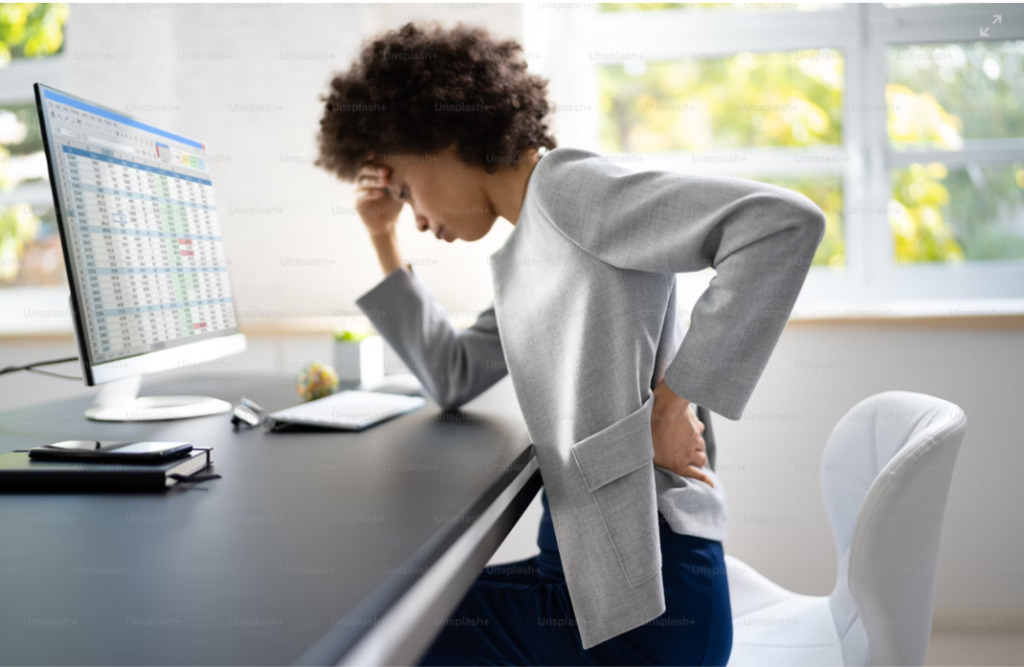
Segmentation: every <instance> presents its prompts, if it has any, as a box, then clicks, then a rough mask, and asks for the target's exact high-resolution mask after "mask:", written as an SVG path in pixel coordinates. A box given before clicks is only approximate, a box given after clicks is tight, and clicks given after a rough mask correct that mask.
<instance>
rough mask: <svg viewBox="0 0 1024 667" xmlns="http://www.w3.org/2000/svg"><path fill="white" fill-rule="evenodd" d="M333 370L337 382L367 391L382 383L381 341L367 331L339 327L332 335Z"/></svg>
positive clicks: (382, 348)
mask: <svg viewBox="0 0 1024 667" xmlns="http://www.w3.org/2000/svg"><path fill="white" fill-rule="evenodd" d="M334 370H335V372H336V373H337V374H338V380H339V381H341V382H345V381H349V382H352V381H355V382H358V383H359V388H361V389H370V388H372V387H373V386H374V385H376V384H379V383H380V382H382V381H383V380H384V339H383V338H381V337H380V336H379V335H377V334H374V333H372V332H370V331H362V330H358V329H353V328H350V327H343V328H340V329H337V330H336V331H335V332H334Z"/></svg>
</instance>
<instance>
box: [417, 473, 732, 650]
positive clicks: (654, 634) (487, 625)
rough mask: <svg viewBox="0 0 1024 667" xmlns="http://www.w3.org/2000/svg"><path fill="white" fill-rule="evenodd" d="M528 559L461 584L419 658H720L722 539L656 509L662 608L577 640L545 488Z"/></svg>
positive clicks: (727, 629)
mask: <svg viewBox="0 0 1024 667" xmlns="http://www.w3.org/2000/svg"><path fill="white" fill-rule="evenodd" d="M541 501H542V503H543V505H544V515H543V517H542V519H541V524H540V532H539V534H538V537H537V545H538V546H539V547H540V554H539V555H537V556H534V557H533V558H528V559H526V560H522V561H518V562H515V563H505V564H503V565H492V566H490V567H487V568H485V569H484V571H483V573H482V574H481V575H480V577H479V578H478V579H477V580H476V581H475V582H474V583H473V585H472V587H470V589H469V592H468V593H466V596H465V597H464V598H463V599H462V601H461V602H460V603H459V606H458V607H457V608H456V610H455V612H454V613H453V614H452V616H451V618H450V619H448V621H447V622H446V623H445V624H444V628H443V629H442V630H441V633H440V634H439V635H438V636H437V638H436V639H435V641H434V643H433V644H432V645H431V647H430V649H429V650H428V651H427V653H426V655H424V656H423V658H422V660H421V661H420V663H419V664H421V665H725V664H726V663H728V662H729V654H730V652H731V651H732V610H731V608H730V605H729V583H728V580H727V578H726V571H725V554H724V552H723V550H722V543H721V542H717V541H713V540H707V539H704V538H700V537H694V536H692V535H679V534H677V533H674V532H672V530H671V529H670V528H669V526H668V524H667V523H666V522H665V520H664V518H663V517H662V516H661V515H660V514H659V515H658V518H659V528H660V533H661V553H662V577H663V580H664V583H665V605H666V609H665V613H664V614H662V615H661V616H659V617H658V618H656V619H654V620H653V621H650V622H649V623H646V624H644V625H642V626H640V627H637V628H634V629H632V630H630V631H629V632H625V633H623V634H621V635H618V636H616V637H612V638H611V639H609V640H607V641H605V642H602V643H600V644H598V645H597V646H593V647H591V648H590V649H589V650H584V649H583V643H582V641H581V640H580V633H579V630H578V629H577V627H576V617H575V616H574V614H573V610H572V602H571V601H570V600H569V591H568V587H567V584H566V582H565V575H564V574H563V572H562V561H561V558H560V557H559V555H558V544H557V543H556V541H555V531H554V527H553V526H552V523H551V510H550V508H549V506H548V501H547V492H544V493H543V494H542V495H541Z"/></svg>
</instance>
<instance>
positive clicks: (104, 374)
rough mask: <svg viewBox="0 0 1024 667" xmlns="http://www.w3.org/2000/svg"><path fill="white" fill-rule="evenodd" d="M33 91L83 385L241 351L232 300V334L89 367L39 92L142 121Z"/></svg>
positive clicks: (241, 337) (38, 88)
mask: <svg viewBox="0 0 1024 667" xmlns="http://www.w3.org/2000/svg"><path fill="white" fill-rule="evenodd" d="M33 90H34V91H35V98H36V115H37V116H38V118H39V124H40V126H39V129H40V132H39V134H40V135H41V136H42V139H43V150H44V152H45V154H46V169H47V173H48V174H49V177H50V190H51V193H52V195H53V210H54V214H55V217H56V219H57V230H58V232H59V234H60V239H61V252H62V253H63V254H64V270H65V272H66V274H67V278H68V289H69V291H70V296H69V298H68V301H69V304H70V308H71V319H72V321H73V323H74V331H75V341H76V342H77V344H78V355H79V357H78V358H79V361H80V362H81V367H82V379H83V380H84V381H85V384H86V385H87V386H90V387H91V386H94V385H97V384H102V383H104V382H109V381H111V380H117V379H120V378H124V377H130V376H134V375H142V374H143V373H155V372H159V371H165V370H174V369H180V368H183V367H187V366H192V365H195V364H200V363H204V362H207V361H213V360H215V359H219V358H221V357H225V356H228V355H231V354H238V353H240V352H243V351H244V350H245V348H246V340H245V334H243V333H241V331H239V330H238V329H239V328H240V327H239V320H238V309H237V308H236V306H235V301H234V298H232V300H231V310H232V313H233V314H234V316H235V329H236V331H233V332H231V333H228V334H224V335H222V336H215V337H212V338H207V339H205V340H201V341H197V342H195V343H191V344H188V345H181V346H177V347H172V348H165V349H163V350H154V351H152V352H142V353H139V354H134V355H131V356H128V357H122V358H120V359H113V360H111V361H107V362H103V363H99V364H93V362H92V356H91V354H90V351H89V341H88V338H87V333H86V328H85V322H84V320H83V316H82V313H81V309H80V304H81V301H80V300H79V297H80V293H79V290H78V284H77V280H76V278H75V275H74V270H73V266H74V265H73V264H72V263H71V255H70V242H69V240H68V239H69V236H68V234H67V227H66V225H67V221H66V220H65V218H64V202H63V201H62V199H61V197H60V186H59V185H58V183H57V174H56V172H55V171H54V164H55V162H54V154H53V147H52V146H51V145H50V131H51V128H50V120H49V118H48V117H47V115H46V113H45V109H44V106H43V91H44V90H49V91H52V92H54V93H57V94H58V95H64V96H66V97H70V98H72V99H75V100H78V101H80V102H82V103H83V104H89V105H91V106H94V107H96V108H98V109H103V110H105V111H109V112H110V113H112V114H117V115H118V116H121V117H123V118H127V119H129V120H135V121H137V122H143V121H141V120H138V119H137V118H135V117H133V116H131V115H129V114H126V113H123V112H121V111H118V110H117V109H112V108H110V107H107V106H104V105H102V104H96V103H95V102H91V101H89V100H86V99H83V98H81V97H79V96H78V95H74V94H71V93H66V92H64V91H61V90H57V89H56V88H53V87H51V86H47V85H45V84H42V83H36V84H34V85H33ZM147 124H148V123H147ZM179 136H184V135H179ZM185 138H188V137H185ZM193 141H194V140H193ZM200 143H202V142H200ZM203 146H204V149H205V146H206V144H205V143H203ZM230 279H231V278H230V276H228V280H229V283H228V284H229V285H230V284H231V283H230ZM182 362H185V363H182Z"/></svg>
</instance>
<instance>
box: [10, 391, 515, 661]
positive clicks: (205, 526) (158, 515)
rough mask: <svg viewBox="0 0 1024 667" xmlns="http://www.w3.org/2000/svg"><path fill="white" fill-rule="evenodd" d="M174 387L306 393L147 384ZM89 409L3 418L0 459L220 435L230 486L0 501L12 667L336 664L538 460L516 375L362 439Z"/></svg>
mask: <svg viewBox="0 0 1024 667" xmlns="http://www.w3.org/2000/svg"><path fill="white" fill-rule="evenodd" d="M55 381H56V380H55ZM4 384H5V386H4V387H3V388H2V391H5V392H6V391H11V390H16V388H17V379H16V378H13V377H11V378H5V379H4ZM173 393H176V394H185V393H196V394H203V395H211V396H216V397H218V398H223V399H225V400H228V401H232V402H234V401H235V400H237V399H238V398H239V396H240V395H242V394H243V393H244V394H245V395H246V396H248V397H249V398H251V399H253V400H255V401H257V402H258V403H260V404H261V405H262V406H263V407H264V408H266V409H268V410H275V409H279V408H282V407H286V406H287V405H290V404H294V403H296V402H297V396H296V394H295V390H294V385H293V381H292V379H291V378H290V377H288V378H281V377H267V376H247V377H245V376H243V377H233V378H217V377H207V378H202V377H197V378H192V379H188V380H177V381H174V382H169V383H155V384H150V383H146V385H144V387H143V390H142V394H143V395H147V394H149V395H152V394H173ZM88 402H89V401H88V400H86V399H75V400H68V401H62V402H55V403H51V404H47V405H42V406H36V407H30V408H25V409H21V410H16V411H10V412H4V413H2V414H0V439H2V442H0V453H7V452H10V451H12V450H14V449H23V448H27V447H30V446H35V445H41V444H46V443H49V442H54V441H58V440H67V439H78V438H97V439H130V438H149V439H159V440H185V441H190V442H192V443H193V444H195V445H197V446H209V445H213V447H214V453H213V459H214V466H213V470H214V471H215V472H218V473H220V474H221V475H223V478H222V479H217V480H212V481H208V482H202V483H198V484H194V485H191V486H189V485H185V486H184V487H182V488H178V489H172V490H171V491H169V492H168V493H166V494H156V495H146V494H131V495H125V494H96V495H86V494H60V495H42V494H38V495H33V494H19V495H2V494H0V663H3V664H21V665H29V664H76V665H97V664H104V665H115V664H134V665H144V664H180V665H186V664H204V665H219V664H225V665H265V664H276V665H283V664H291V663H294V662H296V661H300V658H301V661H303V662H318V661H319V662H333V661H335V660H337V659H339V658H340V657H341V656H342V655H343V654H344V652H345V651H346V650H348V648H350V647H351V645H352V644H354V643H355V642H357V641H358V640H359V638H360V637H361V636H362V635H363V634H364V633H365V632H366V631H367V630H368V629H369V628H370V627H371V626H372V624H373V623H374V620H375V619H377V618H379V617H380V615H381V614H384V613H386V611H387V609H388V608H389V606H390V605H392V604H393V603H394V601H395V600H396V599H398V598H399V597H401V595H402V593H403V592H404V591H406V590H407V589H408V588H409V587H410V586H412V585H413V584H414V583H415V581H416V579H417V578H418V577H419V575H420V574H421V573H422V572H424V571H425V570H426V568H428V567H429V566H430V565H431V564H432V563H433V562H434V561H436V559H437V558H438V557H439V556H440V555H441V554H443V553H444V551H445V549H446V548H447V546H448V545H450V544H451V543H452V542H453V541H454V540H455V539H457V538H458V537H459V535H461V534H462V532H463V531H465V530H466V528H467V527H468V526H469V525H470V523H472V520H473V517H474V516H476V514H475V512H478V511H479V509H480V507H481V506H485V503H487V502H489V501H488V498H493V497H494V496H496V495H497V494H499V493H501V491H502V490H503V486H504V485H507V484H508V482H509V480H510V479H511V478H512V477H514V475H515V469H516V468H517V467H520V466H522V465H523V463H524V462H525V461H528V460H529V459H530V458H532V457H533V448H532V447H531V446H530V444H529V437H528V435H527V432H526V429H525V426H524V424H523V422H522V416H521V413H520V412H519V407H518V404H517V402H516V400H515V394H514V392H513V390H512V385H511V383H510V382H509V381H508V379H507V378H506V379H505V380H503V381H502V382H500V383H499V384H498V385H496V386H495V387H493V388H492V389H491V390H490V391H488V392H487V393H485V394H484V395H482V396H480V397H479V398H477V399H476V400H475V401H473V402H472V403H469V404H467V405H466V406H464V407H463V409H462V411H460V412H450V413H443V412H441V411H440V410H439V409H438V407H437V406H436V405H435V404H434V403H432V402H430V401H429V400H428V403H427V406H426V407H424V408H423V409H421V410H419V411H418V412H415V413H411V414H409V415H405V416H402V417H398V418H396V419H393V420H390V421H388V422H385V423H383V424H379V425H377V426H374V427H372V428H370V429H368V430H366V431H363V432H361V433H343V432H333V431H310V430H306V431H303V432H288V431H284V432H277V433H267V432H264V431H262V430H256V429H253V430H247V431H241V432H237V433H236V432H233V431H232V428H231V426H230V424H229V417H228V416H227V415H217V416H212V417H205V418H200V419H193V420H186V421H177V422H151V423H149V424H145V423H141V424H140V423H134V424H103V423H97V422H90V421H88V420H86V419H85V418H84V417H83V416H82V411H83V410H84V409H85V408H86V407H87V405H88ZM314 646H315V648H314V649H313V650H310V649H311V647H314Z"/></svg>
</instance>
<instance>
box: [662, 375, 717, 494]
mask: <svg viewBox="0 0 1024 667" xmlns="http://www.w3.org/2000/svg"><path fill="white" fill-rule="evenodd" d="M703 432H704V423H703V422H701V421H700V420H699V419H697V415H696V414H694V412H693V409H692V407H691V406H690V402H689V401H688V400H686V399H685V398H683V397H681V396H679V395H677V394H676V393H675V392H673V391H672V390H671V389H669V387H668V385H667V384H665V380H664V379H663V380H662V381H661V382H659V383H658V386H657V387H655V388H654V407H653V408H652V410H651V437H652V439H653V441H654V463H655V465H659V466H661V467H662V468H668V469H669V470H671V471H673V472H676V473H679V474H680V475H682V476H683V477H691V478H693V479H699V480H700V481H702V482H704V483H705V484H707V485H709V486H711V487H714V483H713V482H712V481H711V478H710V477H708V476H707V474H706V473H705V472H704V471H703V470H701V468H703V467H704V466H706V465H707V463H708V457H707V446H706V444H705V442H704V438H703V437H702V436H701V433H703Z"/></svg>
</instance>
